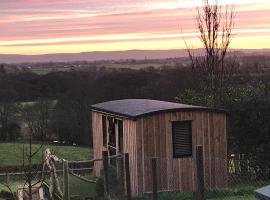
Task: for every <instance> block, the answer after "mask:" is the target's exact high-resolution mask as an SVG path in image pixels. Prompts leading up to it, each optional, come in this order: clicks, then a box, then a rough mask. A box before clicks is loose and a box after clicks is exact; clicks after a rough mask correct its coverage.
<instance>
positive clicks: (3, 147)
mask: <svg viewBox="0 0 270 200" xmlns="http://www.w3.org/2000/svg"><path fill="white" fill-rule="evenodd" d="M23 147H25V149H26V150H27V149H28V146H27V144H25V145H24V144H23V143H0V160H1V166H14V165H21V164H22V161H23V160H22V159H23V158H22V150H23ZM39 147H40V144H34V145H33V147H32V148H33V150H35V149H38V148H39ZM46 148H50V149H51V151H52V152H54V154H55V155H57V156H58V157H59V158H64V159H67V160H90V159H91V158H92V149H91V148H87V147H77V146H64V145H53V144H45V145H44V147H43V149H46ZM41 158H42V151H39V152H38V154H37V155H36V156H35V157H34V158H33V162H34V163H37V162H40V161H41Z"/></svg>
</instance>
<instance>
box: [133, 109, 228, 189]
mask: <svg viewBox="0 0 270 200" xmlns="http://www.w3.org/2000/svg"><path fill="white" fill-rule="evenodd" d="M181 120H191V121H192V144H193V155H192V156H191V157H189V158H178V159H175V158H173V146H172V121H181ZM136 126H137V137H136V138H137V155H138V160H137V162H139V163H137V172H136V173H137V175H138V177H139V178H138V180H139V181H140V182H138V184H139V185H141V186H140V187H138V193H141V192H150V190H151V186H152V182H151V165H150V164H151V162H150V160H151V157H157V158H159V162H158V164H159V167H158V170H160V171H159V172H158V176H159V177H158V181H159V183H158V189H159V190H160V191H162V190H181V191H192V190H194V189H195V187H196V165H195V163H196V160H195V150H196V145H202V146H203V150H204V151H203V152H204V166H205V168H204V171H205V184H206V186H207V187H211V188H218V187H223V186H225V185H226V181H227V179H226V177H227V174H226V155H227V135H226V132H227V130H226V114H223V113H213V112H204V111H196V112H174V113H160V114H155V115H150V116H146V117H143V118H140V119H137V120H136ZM139 157H141V158H139ZM164 161H165V162H164Z"/></svg>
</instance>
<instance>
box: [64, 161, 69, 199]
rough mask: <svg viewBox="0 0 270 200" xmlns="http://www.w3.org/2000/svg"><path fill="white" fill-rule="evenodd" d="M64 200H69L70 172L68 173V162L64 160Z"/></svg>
mask: <svg viewBox="0 0 270 200" xmlns="http://www.w3.org/2000/svg"><path fill="white" fill-rule="evenodd" d="M63 178H64V181H63V183H64V185H63V200H69V199H70V196H69V171H68V161H66V160H64V163H63Z"/></svg>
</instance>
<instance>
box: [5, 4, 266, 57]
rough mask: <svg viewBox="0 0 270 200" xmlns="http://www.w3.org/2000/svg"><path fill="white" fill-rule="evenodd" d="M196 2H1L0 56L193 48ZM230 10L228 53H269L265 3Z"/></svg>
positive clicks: (242, 5) (195, 42)
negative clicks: (232, 31) (232, 22)
mask: <svg viewBox="0 0 270 200" xmlns="http://www.w3.org/2000/svg"><path fill="white" fill-rule="evenodd" d="M199 2H200V0H118V1H117V0H3V1H0V8H1V12H0V27H1V28H0V38H1V39H0V54H4V53H5V54H46V53H65V52H88V51H114V50H130V49H181V48H185V44H184V42H183V39H182V38H183V37H184V38H186V40H187V41H188V43H189V44H190V45H191V46H193V47H194V48H197V47H200V46H199V44H200V43H199V42H198V39H197V37H196V29H195V28H196V27H195V16H196V11H195V8H196V7H197V6H198V5H199ZM232 2H237V4H235V12H236V16H235V36H234V39H233V41H232V46H231V47H232V48H249V49H259V48H270V0H234V1H233V0H227V1H225V0H223V1H222V3H224V4H225V3H232Z"/></svg>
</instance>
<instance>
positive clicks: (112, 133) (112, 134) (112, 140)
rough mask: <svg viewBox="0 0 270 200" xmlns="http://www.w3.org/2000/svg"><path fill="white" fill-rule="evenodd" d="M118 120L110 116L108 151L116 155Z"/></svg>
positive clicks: (111, 154)
mask: <svg viewBox="0 0 270 200" xmlns="http://www.w3.org/2000/svg"><path fill="white" fill-rule="evenodd" d="M115 123H116V120H115V119H114V118H112V117H108V136H109V141H108V151H109V155H110V156H114V155H116V127H115Z"/></svg>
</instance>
